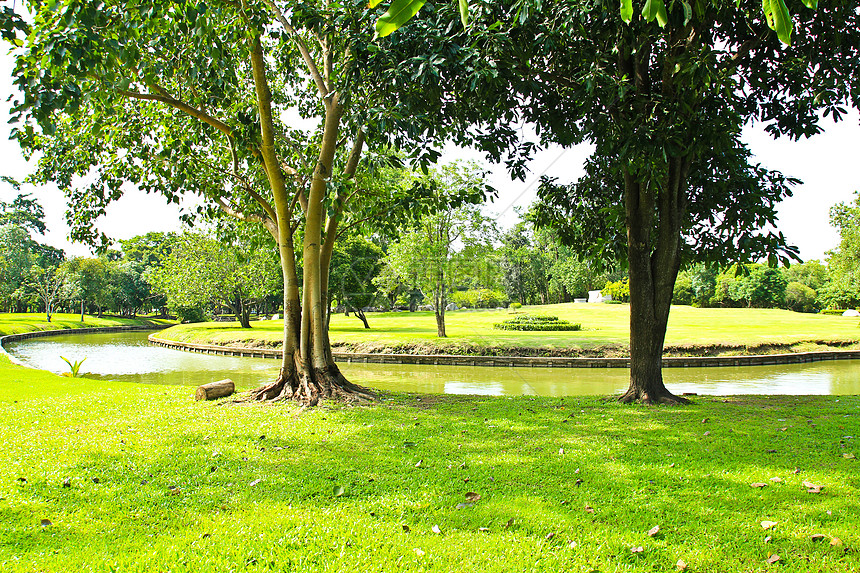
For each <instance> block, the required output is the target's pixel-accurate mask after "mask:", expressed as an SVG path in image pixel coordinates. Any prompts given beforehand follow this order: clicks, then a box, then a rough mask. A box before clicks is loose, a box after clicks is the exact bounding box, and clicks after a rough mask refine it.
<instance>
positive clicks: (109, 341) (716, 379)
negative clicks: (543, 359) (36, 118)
mask: <svg viewBox="0 0 860 573" xmlns="http://www.w3.org/2000/svg"><path fill="white" fill-rule="evenodd" d="M146 337H147V333H142V332H122V333H117V332H113V333H100V334H82V335H66V336H52V337H49V338H35V339H30V340H24V341H20V342H14V343H9V344H7V345H6V349H7V351H8V352H9V353H10V354H12V355H13V356H15V357H16V358H17V359H19V360H20V361H22V362H24V363H25V364H27V365H29V366H32V367H34V368H41V369H43V370H50V371H52V372H57V373H60V372H68V370H69V367H68V366H67V365H66V363H65V362H63V360H62V359H61V358H60V356H65V357H66V358H69V359H70V360H80V359H82V358H84V357H86V361H85V362H84V363H83V365H82V367H81V373H82V375H84V376H86V377H87V378H93V379H101V380H121V381H127V382H138V383H146V384H181V385H186V386H199V385H200V384H205V383H207V382H212V381H215V380H222V379H224V378H230V379H231V380H233V382H235V383H236V386H237V388H239V389H250V388H254V387H256V386H259V385H261V384H263V383H264V382H267V381H270V380H273V379H274V378H275V376H277V373H278V361H277V360H271V359H258V358H239V357H230V356H212V355H206V354H196V353H192V352H182V351H179V350H172V349H168V348H162V347H158V346H152V345H150V344H149V343H148V342H147V340H146ZM340 367H341V370H342V371H343V373H344V374H345V375H346V376H347V378H349V379H350V380H352V381H354V382H357V383H359V384H362V385H364V386H370V387H372V388H377V389H380V390H397V391H405V392H420V393H437V394H442V393H444V394H486V395H493V396H520V395H536V396H573V395H586V394H590V395H606V394H613V393H619V392H622V391H623V390H624V389H626V388H627V380H628V378H627V377H628V370H627V369H625V368H485V367H468V366H424V365H412V364H407V365H393V364H340ZM663 376H664V378H665V380H666V385H667V386H668V387H669V389H670V390H672V391H673V392H675V393H681V392H696V393H698V394H715V395H731V394H830V395H846V394H860V360H841V361H827V362H816V363H811V364H789V365H785V366H741V367H731V368H666V369H664V370H663Z"/></svg>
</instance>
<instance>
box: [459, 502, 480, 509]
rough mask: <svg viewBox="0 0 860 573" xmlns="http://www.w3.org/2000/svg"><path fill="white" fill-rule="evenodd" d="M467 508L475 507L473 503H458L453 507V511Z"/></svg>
mask: <svg viewBox="0 0 860 573" xmlns="http://www.w3.org/2000/svg"><path fill="white" fill-rule="evenodd" d="M467 507H475V504H474V503H458V504H457V505H455V506H454V509H465V508H467Z"/></svg>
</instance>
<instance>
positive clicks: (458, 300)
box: [451, 288, 508, 308]
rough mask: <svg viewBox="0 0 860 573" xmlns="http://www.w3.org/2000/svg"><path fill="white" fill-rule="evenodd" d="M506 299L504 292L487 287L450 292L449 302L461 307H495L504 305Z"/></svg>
mask: <svg viewBox="0 0 860 573" xmlns="http://www.w3.org/2000/svg"><path fill="white" fill-rule="evenodd" d="M507 301H508V297H507V295H505V293H503V292H501V291H497V290H490V289H487V288H481V289H472V290H459V291H456V292H453V293H451V302H453V303H455V304H456V305H457V306H459V307H462V308H496V307H499V306H504V304H505V303H506V302H507Z"/></svg>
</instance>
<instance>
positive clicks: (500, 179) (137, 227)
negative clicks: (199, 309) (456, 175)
mask: <svg viewBox="0 0 860 573" xmlns="http://www.w3.org/2000/svg"><path fill="white" fill-rule="evenodd" d="M4 49H5V47H0V50H4ZM11 70H12V58H11V57H10V56H9V55H7V54H5V53H2V54H0V95H2V96H3V97H2V101H0V125H2V127H0V175H7V176H11V177H14V178H16V179H18V180H21V179H23V178H24V177H25V176H26V175H27V173H28V172H29V170H30V166H29V165H28V164H27V162H26V161H25V160H24V158H23V156H22V155H21V152H20V149H19V148H18V145H17V143H15V142H13V141H9V140H8V134H9V130H10V126H9V125H8V123H7V122H8V119H9V114H8V111H9V107H10V104H9V103H8V102H7V101H6V98H7V97H8V96H9V95H11V94H12V93H13V86H12V84H11ZM823 126H824V127H825V129H826V132H825V133H823V134H821V135H818V136H816V137H814V138H812V139H811V140H802V141H800V142H793V141H789V140H788V139H782V140H779V141H774V140H773V139H771V138H770V137H769V136H768V135H767V134H765V133H764V131H763V130H761V129H759V128H758V127H753V128H748V129H747V130H745V133H744V137H745V140H746V141H747V143H748V144H749V145H750V148H751V149H752V151H753V153H754V154H755V160H756V161H758V162H760V163H761V164H762V165H763V166H765V167H767V168H769V169H777V170H780V171H782V172H783V173H785V174H786V175H789V176H792V177H797V178H799V179H801V180H802V181H803V185H799V186H797V187H796V188H795V191H794V197H792V198H789V199H787V200H786V201H784V202H783V203H782V204H781V206H780V208H779V218H780V220H779V224H778V228H779V230H781V231H782V232H783V233H785V235H786V236H787V237H788V239H789V241H790V242H791V243H792V244H795V245H797V246H798V247H799V248H800V255H801V257H802V258H803V259H805V260H809V259H816V258H817V259H823V258H824V252H825V251H827V250H830V249H832V248H834V247H835V246H836V245H837V244H838V241H839V236H838V234H837V233H836V231H835V230H834V229H833V228H831V227H830V224H829V217H828V213H829V209H830V207H831V206H832V205H834V204H836V203H839V202H842V201H850V200H852V198H853V192H854V191H855V190H856V189H860V176H858V169H857V167H858V157H860V154H858V150H860V115H858V113H857V111H856V110H851V113H849V114H848V117H847V118H846V119H844V120H843V121H842V122H840V123H839V124H835V125H834V124H833V123H832V122H831V121H830V120H829V119H827V120H825V122H824V123H823ZM588 152H589V149H588V147H587V146H580V147H577V148H572V149H567V150H563V149H560V148H555V149H547V150H544V151H542V152H540V153H538V154H537V155H536V156H535V158H534V159H533V161H532V163H531V165H530V167H531V171H532V172H531V174H530V176H529V177H528V178H527V179H526V181H525V182H521V181H514V182H512V181H511V180H510V178H509V177H508V175H507V174H506V172H505V170H504V167H503V166H493V167H492V169H493V172H492V174H491V175H490V177H489V182H490V183H491V184H492V185H493V186H495V187H496V189H498V190H499V198H498V199H497V200H496V201H495V203H494V204H493V205H492V206H490V207H489V210H490V211H492V212H495V213H497V214H499V222H500V223H501V225H502V226H503V227H509V226H511V225H512V224H513V223H515V222H516V220H517V216H516V214H515V213H514V210H513V208H514V207H515V206H522V207H526V206H528V205H529V204H530V203H531V202H532V201H534V199H535V188H536V185H537V181H538V179H539V178H540V176H541V175H543V174H546V175H550V176H554V177H558V178H559V180H560V182H562V183H568V182H572V181H574V180H575V179H576V178H577V177H579V175H581V173H582V164H583V161H584V160H585V158H586V157H587V155H588ZM455 158H474V159H477V160H480V158H481V156H480V155H479V154H477V153H473V152H469V151H465V150H459V151H454V152H451V153H447V154H446V155H445V156H443V160H453V159H455ZM23 191H25V192H31V193H32V194H33V195H34V196H35V197H36V198H37V199H38V200H39V202H40V203H41V205H42V206H43V207H44V209H45V214H46V223H47V225H48V229H49V231H48V233H47V234H46V237H45V238H44V239H43V238H40V239H39V240H40V241H42V242H46V243H48V244H50V245H53V246H55V247H59V248H62V249H65V251H66V253H67V254H69V255H87V254H89V248H88V247H87V246H85V245H81V244H72V243H70V242H69V241H68V232H69V230H68V227H67V226H66V224H65V219H64V213H65V210H66V202H65V197H64V196H63V194H62V193H61V192H60V191H59V190H57V189H56V188H55V187H52V186H46V187H39V188H34V187H30V186H26V187H25V188H24V190H23ZM14 196H15V192H14V191H13V190H12V188H11V187H9V186H7V185H5V184H3V183H0V200H2V201H10V200H12V199H13V198H14ZM178 215H179V207H177V206H176V205H168V204H167V202H166V201H165V199H164V198H163V197H161V196H157V195H147V194H145V193H143V192H140V191H136V190H130V191H129V192H127V193H126V194H125V196H124V197H123V198H122V199H121V200H119V201H117V202H116V203H114V204H113V205H111V206H110V207H109V208H108V210H107V214H106V215H105V216H104V217H102V219H101V220H100V221H99V228H100V230H101V231H103V232H105V233H107V234H108V236H110V237H112V238H113V239H127V238H130V237H133V236H135V235H141V234H144V233H147V232H149V231H171V230H180V229H181V223H180V221H179V218H178Z"/></svg>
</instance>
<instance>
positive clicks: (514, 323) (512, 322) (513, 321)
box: [493, 314, 582, 332]
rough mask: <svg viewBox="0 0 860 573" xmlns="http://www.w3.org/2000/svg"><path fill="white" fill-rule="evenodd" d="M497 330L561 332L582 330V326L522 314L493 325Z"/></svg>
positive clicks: (550, 317) (548, 317) (556, 318)
mask: <svg viewBox="0 0 860 573" xmlns="http://www.w3.org/2000/svg"><path fill="white" fill-rule="evenodd" d="M493 328H495V329H497V330H520V331H525V332H535V331H561V330H582V325H581V324H578V323H576V324H572V323H570V322H568V321H566V320H559V318H558V317H557V316H547V315H542V314H521V315H519V316H515V317H513V318H509V319H508V320H504V321H502V322H498V323H496V324H494V325H493Z"/></svg>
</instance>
